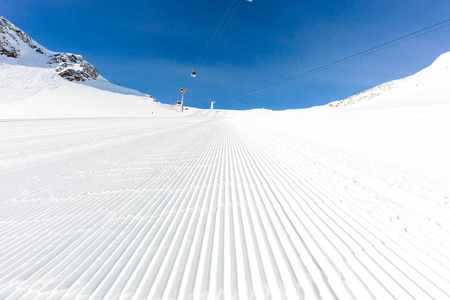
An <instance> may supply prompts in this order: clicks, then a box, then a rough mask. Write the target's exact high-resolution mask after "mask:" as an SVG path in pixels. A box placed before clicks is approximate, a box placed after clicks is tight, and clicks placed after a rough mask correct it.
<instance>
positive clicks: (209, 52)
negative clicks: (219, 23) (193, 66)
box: [200, 0, 243, 66]
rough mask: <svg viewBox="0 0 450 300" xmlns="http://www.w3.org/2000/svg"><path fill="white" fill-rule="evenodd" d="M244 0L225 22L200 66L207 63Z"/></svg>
mask: <svg viewBox="0 0 450 300" xmlns="http://www.w3.org/2000/svg"><path fill="white" fill-rule="evenodd" d="M242 1H243V0H240V1H239V3H238V4H237V5H236V7H235V9H234V11H233V13H232V14H231V17H230V18H229V19H228V21H227V23H225V26H223V28H222V31H221V32H220V34H219V36H218V38H217V39H216V41H215V42H214V44H213V45H212V46H211V48H210V49H209V51H208V54H207V55H206V57H205V59H204V60H203V62H202V63H201V64H200V66H203V65H204V64H205V62H206V61H207V60H208V58H209V55H210V54H211V52H212V50H213V49H214V47H215V46H216V45H217V42H218V41H219V40H220V38H221V37H222V35H223V33H224V32H225V29H226V28H227V26H228V24H230V21H231V19H232V18H233V17H234V15H235V14H236V12H237V10H238V8H239V6H240V5H241V3H242Z"/></svg>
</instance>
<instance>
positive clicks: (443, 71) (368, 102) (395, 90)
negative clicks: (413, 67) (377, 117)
mask: <svg viewBox="0 0 450 300" xmlns="http://www.w3.org/2000/svg"><path fill="white" fill-rule="evenodd" d="M440 103H450V52H447V53H444V54H442V55H441V56H439V57H438V58H437V59H436V60H435V61H434V62H433V64H432V65H431V66H429V67H428V68H425V69H423V70H422V71H420V72H418V73H416V74H414V75H412V76H409V77H406V78H402V79H398V80H393V81H389V82H386V83H383V84H380V85H378V86H376V87H374V88H371V89H369V90H366V91H363V92H361V93H359V94H356V95H354V96H351V97H349V98H346V99H343V100H339V101H334V102H331V103H329V104H328V106H330V107H332V108H339V109H343V108H344V109H346V110H354V109H373V108H389V107H403V106H416V105H428V104H440Z"/></svg>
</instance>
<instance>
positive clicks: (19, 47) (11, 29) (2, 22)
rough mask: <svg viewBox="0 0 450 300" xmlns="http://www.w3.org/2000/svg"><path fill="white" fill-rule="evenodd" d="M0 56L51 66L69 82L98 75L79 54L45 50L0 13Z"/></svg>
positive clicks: (27, 63) (15, 61) (37, 65)
mask: <svg viewBox="0 0 450 300" xmlns="http://www.w3.org/2000/svg"><path fill="white" fill-rule="evenodd" d="M2 56H5V57H7V58H9V59H13V60H14V63H15V64H23V65H29V66H30V65H31V66H35V67H46V68H53V69H55V71H56V72H57V73H58V75H59V76H61V77H62V78H64V79H67V80H69V81H86V80H92V79H97V78H98V77H100V73H99V72H98V71H97V70H96V69H95V68H94V66H92V65H91V64H90V63H88V62H87V61H86V60H85V58H84V57H83V56H82V55H78V54H72V53H58V52H52V51H49V50H47V49H45V48H44V47H42V46H41V45H39V44H38V43H37V42H36V41H34V40H33V39H32V38H31V37H30V36H29V35H28V34H26V33H25V32H24V31H22V30H21V29H19V28H18V27H17V26H15V25H14V24H12V23H11V22H10V21H8V20H7V19H6V18H4V17H3V16H0V58H1V57H2ZM25 57H26V59H25ZM7 61H8V60H7Z"/></svg>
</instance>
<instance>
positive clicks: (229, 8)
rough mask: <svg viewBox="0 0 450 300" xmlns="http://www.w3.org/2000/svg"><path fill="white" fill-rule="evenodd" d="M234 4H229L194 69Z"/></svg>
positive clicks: (234, 0)
mask: <svg viewBox="0 0 450 300" xmlns="http://www.w3.org/2000/svg"><path fill="white" fill-rule="evenodd" d="M235 2H236V0H233V1H232V2H231V4H230V6H229V7H228V9H227V11H226V13H225V15H224V16H223V18H222V20H221V21H220V23H219V25H218V26H217V28H216V30H215V31H214V33H213V35H212V36H211V38H210V39H209V41H208V43H207V44H206V46H205V48H204V49H203V51H202V54H201V55H200V57H199V58H198V59H197V62H196V63H195V65H194V68H195V67H197V65H198V63H199V62H200V60H201V59H202V58H203V55H205V52H206V50H207V49H208V47H209V45H210V44H211V42H212V41H213V40H214V37H215V36H216V34H217V32H218V31H219V29H220V27H221V26H222V24H223V22H224V21H225V18H226V17H227V15H228V13H229V12H230V10H231V8H232V7H233V5H234V3H235Z"/></svg>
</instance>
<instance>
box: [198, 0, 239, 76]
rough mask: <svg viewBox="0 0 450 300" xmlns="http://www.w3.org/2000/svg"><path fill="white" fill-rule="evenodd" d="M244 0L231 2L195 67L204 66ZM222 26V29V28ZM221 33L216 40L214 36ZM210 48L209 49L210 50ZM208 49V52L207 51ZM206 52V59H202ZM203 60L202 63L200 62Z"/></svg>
mask: <svg viewBox="0 0 450 300" xmlns="http://www.w3.org/2000/svg"><path fill="white" fill-rule="evenodd" d="M236 1H239V2H238V4H237V5H236V6H235V8H234V10H233V12H232V14H231V16H230V17H229V18H228V20H227V22H226V23H225V25H224V26H223V27H222V24H223V23H224V21H225V20H226V19H227V16H228V14H229V13H230V11H231V9H232V8H233V6H234V4H235V2H236ZM242 1H243V0H233V1H232V2H231V4H230V6H229V7H228V9H227V11H226V12H225V15H224V16H223V18H222V20H221V21H220V23H219V25H217V28H216V30H215V31H214V33H213V35H212V36H211V38H210V39H209V41H208V43H207V44H206V46H205V48H204V49H203V51H202V53H201V55H200V57H199V58H198V59H197V62H196V63H195V65H194V68H197V67H198V66H200V67H201V66H202V65H203V64H204V63H205V62H206V61H207V60H208V57H209V55H210V54H211V52H212V50H213V49H214V47H215V46H216V45H217V42H218V41H219V40H220V38H221V37H222V35H223V33H224V31H225V29H226V28H227V26H228V24H229V23H230V21H231V19H233V17H234V15H235V14H236V11H237V10H238V8H239V6H240V5H241V3H242ZM221 28H222V29H221ZM220 29H221V30H220ZM219 30H220V33H219V35H218V37H217V38H216V39H215V40H214V38H215V37H216V35H217V33H218V32H219ZM213 41H214V43H213V44H212V46H211V47H210V45H211V43H212V42H213ZM208 49H209V50H208ZM207 51H208V52H207ZM205 53H207V55H206V57H205V59H203V60H202V58H203V57H204V56H205ZM200 62H201V63H200Z"/></svg>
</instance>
